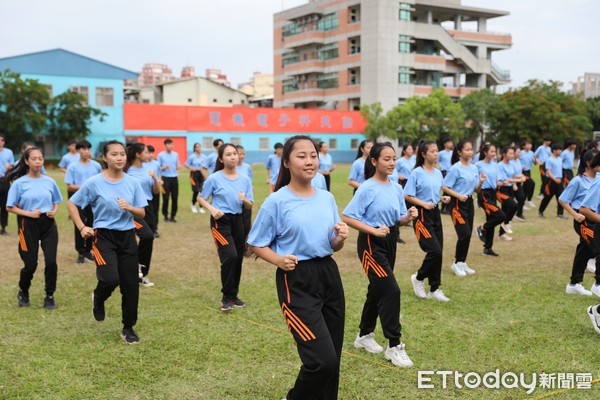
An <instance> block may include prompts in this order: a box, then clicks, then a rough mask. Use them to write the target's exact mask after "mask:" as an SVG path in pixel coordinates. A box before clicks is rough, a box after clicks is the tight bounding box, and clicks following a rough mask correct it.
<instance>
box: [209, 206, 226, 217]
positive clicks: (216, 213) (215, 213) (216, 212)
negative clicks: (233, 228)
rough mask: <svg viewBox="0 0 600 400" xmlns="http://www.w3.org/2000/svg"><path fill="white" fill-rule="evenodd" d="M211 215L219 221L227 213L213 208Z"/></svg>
mask: <svg viewBox="0 0 600 400" xmlns="http://www.w3.org/2000/svg"><path fill="white" fill-rule="evenodd" d="M210 215H212V217H213V218H214V219H219V218H221V217H222V216H223V215H225V213H224V212H223V211H221V210H219V209H218V208H213V209H212V210H211V212H210Z"/></svg>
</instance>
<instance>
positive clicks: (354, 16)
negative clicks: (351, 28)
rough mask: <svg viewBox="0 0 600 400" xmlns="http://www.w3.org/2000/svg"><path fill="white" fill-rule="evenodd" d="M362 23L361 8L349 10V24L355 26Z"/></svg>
mask: <svg viewBox="0 0 600 400" xmlns="http://www.w3.org/2000/svg"><path fill="white" fill-rule="evenodd" d="M358 21H360V6H354V7H350V8H349V9H348V23H349V24H353V23H355V22H358Z"/></svg>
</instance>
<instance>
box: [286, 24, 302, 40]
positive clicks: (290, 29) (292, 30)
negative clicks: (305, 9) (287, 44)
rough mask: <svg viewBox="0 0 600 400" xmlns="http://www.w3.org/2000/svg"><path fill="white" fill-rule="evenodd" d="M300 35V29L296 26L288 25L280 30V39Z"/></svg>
mask: <svg viewBox="0 0 600 400" xmlns="http://www.w3.org/2000/svg"><path fill="white" fill-rule="evenodd" d="M299 33H302V29H300V27H299V26H298V25H296V24H289V25H286V26H284V27H283V29H282V37H283V38H284V39H285V38H286V37H288V36H293V35H297V34H299Z"/></svg>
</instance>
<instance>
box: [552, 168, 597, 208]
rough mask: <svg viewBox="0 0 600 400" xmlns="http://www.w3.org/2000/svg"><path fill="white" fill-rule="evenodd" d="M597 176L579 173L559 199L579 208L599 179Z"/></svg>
mask: <svg viewBox="0 0 600 400" xmlns="http://www.w3.org/2000/svg"><path fill="white" fill-rule="evenodd" d="M597 180H598V179H597V178H590V177H589V176H586V175H577V176H576V177H575V178H573V179H572V180H571V182H569V184H568V185H567V187H566V188H565V190H564V191H563V192H562V194H561V195H560V197H559V200H562V201H564V202H565V203H567V204H569V205H570V206H571V207H572V208H573V209H575V210H579V207H581V203H582V202H583V200H584V199H585V196H586V195H587V194H588V192H589V190H590V187H591V186H592V185H593V184H594V182H595V181H597Z"/></svg>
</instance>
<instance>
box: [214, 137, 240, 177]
mask: <svg viewBox="0 0 600 400" xmlns="http://www.w3.org/2000/svg"><path fill="white" fill-rule="evenodd" d="M227 146H231V147H233V149H234V150H235V152H236V153H237V148H236V147H235V145H234V144H231V143H224V144H222V145H221V147H219V150H218V151H217V154H218V156H217V161H216V162H215V172H217V171H220V170H222V169H223V168H225V164H224V163H223V161H222V160H223V153H225V148H226V147H227Z"/></svg>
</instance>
